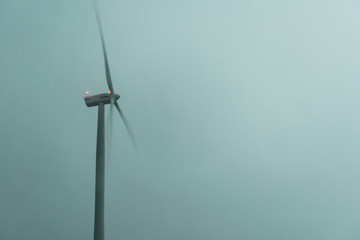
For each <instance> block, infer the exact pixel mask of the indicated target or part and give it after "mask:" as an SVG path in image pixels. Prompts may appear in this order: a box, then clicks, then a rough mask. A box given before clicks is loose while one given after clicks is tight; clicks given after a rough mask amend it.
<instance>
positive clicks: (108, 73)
mask: <svg viewBox="0 0 360 240" xmlns="http://www.w3.org/2000/svg"><path fill="white" fill-rule="evenodd" d="M93 5H94V9H95V14H96V20H97V23H98V26H99V32H100V38H101V45H102V49H103V53H104V61H105V74H106V81H107V84H108V86H109V90H110V91H111V93H114V88H113V85H112V81H111V75H110V69H109V63H108V59H107V54H106V48H105V40H104V33H103V29H102V26H101V19H100V15H99V9H98V7H97V5H96V3H95V1H93Z"/></svg>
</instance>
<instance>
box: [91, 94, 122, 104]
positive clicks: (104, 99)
mask: <svg viewBox="0 0 360 240" xmlns="http://www.w3.org/2000/svg"><path fill="white" fill-rule="evenodd" d="M111 98H113V99H114V102H116V101H117V100H118V99H119V98H120V95H118V94H114V93H101V94H97V95H92V96H86V97H84V100H85V104H86V106H88V107H94V106H98V105H99V104H100V103H103V104H110V103H111Z"/></svg>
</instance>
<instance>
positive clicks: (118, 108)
mask: <svg viewBox="0 0 360 240" xmlns="http://www.w3.org/2000/svg"><path fill="white" fill-rule="evenodd" d="M114 105H115V107H116V109H117V110H118V111H119V113H120V116H121V118H122V120H123V122H124V125H125V127H126V130H127V132H128V134H129V136H130V139H131V142H132V144H133V145H134V148H135V151H136V153H137V146H136V140H135V134H134V131H133V130H132V128H131V126H130V124H129V121H128V120H127V118H126V117H125V115H124V113H123V112H122V111H121V109H120V107H119V104H118V103H117V102H115V103H114Z"/></svg>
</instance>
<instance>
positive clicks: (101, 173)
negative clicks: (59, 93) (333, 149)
mask: <svg viewBox="0 0 360 240" xmlns="http://www.w3.org/2000/svg"><path fill="white" fill-rule="evenodd" d="M93 4H94V9H95V14H96V19H97V23H98V26H99V32H100V38H101V44H102V50H103V54H104V61H105V75H106V82H107V85H108V87H109V92H108V93H101V94H98V95H92V96H90V95H88V96H86V97H84V100H85V104H86V106H88V107H95V106H98V126H97V142H96V177H95V217H94V240H104V193H105V192H104V185H105V132H104V128H105V123H104V108H105V105H106V104H110V108H111V111H110V113H111V115H110V117H111V119H110V121H112V117H113V116H112V112H113V111H112V108H113V107H114V105H115V107H116V109H117V110H118V112H119V114H120V116H121V118H122V120H123V122H124V125H125V127H126V130H127V132H128V133H129V136H130V139H131V141H132V143H133V145H134V148H135V150H136V142H135V135H134V133H133V131H132V128H131V127H130V124H129V122H128V120H127V119H126V117H125V115H124V113H123V112H122V111H121V109H120V107H119V104H118V103H117V100H118V99H119V98H120V96H119V95H118V94H115V91H114V88H113V85H112V81H111V75H110V69H109V63H108V59H107V54H106V48H105V40H104V34H103V30H102V26H101V20H100V16H99V11H98V9H97V6H96V4H95V2H93ZM87 94H88V92H87ZM111 124H112V122H111Z"/></svg>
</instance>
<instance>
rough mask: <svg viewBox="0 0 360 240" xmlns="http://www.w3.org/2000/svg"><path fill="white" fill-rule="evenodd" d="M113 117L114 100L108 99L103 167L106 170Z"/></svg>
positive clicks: (109, 153) (109, 152)
mask: <svg viewBox="0 0 360 240" xmlns="http://www.w3.org/2000/svg"><path fill="white" fill-rule="evenodd" d="M113 115H114V98H111V99H110V111H109V114H108V118H107V126H106V134H105V136H106V143H107V144H106V147H105V151H106V154H105V156H106V157H107V161H108V163H107V164H106V165H105V167H106V168H107V169H108V168H109V166H110V162H111V149H112V135H113Z"/></svg>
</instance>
